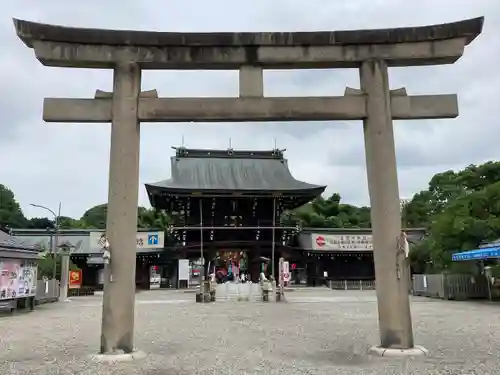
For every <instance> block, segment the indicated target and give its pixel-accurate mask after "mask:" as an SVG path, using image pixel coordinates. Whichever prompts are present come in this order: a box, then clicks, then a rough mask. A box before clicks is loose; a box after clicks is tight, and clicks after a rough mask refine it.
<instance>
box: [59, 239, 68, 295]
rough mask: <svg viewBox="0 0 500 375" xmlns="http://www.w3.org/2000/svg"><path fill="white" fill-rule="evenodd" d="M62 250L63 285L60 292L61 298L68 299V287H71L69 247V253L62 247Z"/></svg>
mask: <svg viewBox="0 0 500 375" xmlns="http://www.w3.org/2000/svg"><path fill="white" fill-rule="evenodd" d="M60 252H61V285H60V292H59V300H60V301H63V302H64V301H67V300H68V287H69V285H68V284H69V280H68V278H69V249H68V250H67V253H66V252H65V251H63V249H60Z"/></svg>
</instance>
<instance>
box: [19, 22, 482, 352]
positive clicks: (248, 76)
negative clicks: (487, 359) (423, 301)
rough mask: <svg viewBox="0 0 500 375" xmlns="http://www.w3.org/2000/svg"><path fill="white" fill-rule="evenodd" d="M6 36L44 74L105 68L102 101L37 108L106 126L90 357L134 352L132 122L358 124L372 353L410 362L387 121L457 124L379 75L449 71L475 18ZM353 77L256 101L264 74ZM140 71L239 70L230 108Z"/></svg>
mask: <svg viewBox="0 0 500 375" xmlns="http://www.w3.org/2000/svg"><path fill="white" fill-rule="evenodd" d="M14 24H15V27H16V31H17V35H18V36H19V37H20V38H21V40H23V42H24V43H25V44H26V45H27V46H28V47H30V48H33V49H34V51H35V55H36V57H37V58H38V60H40V62H41V63H42V64H44V65H46V66H55V67H74V68H100V69H102V68H105V69H113V70H114V81H113V92H112V93H105V92H97V93H96V96H95V98H94V99H58V98H48V99H45V103H44V111H43V113H44V115H43V116H44V119H45V120H46V121H49V122H50V121H52V122H55V121H57V122H111V123H112V132H111V155H110V172H109V173H110V176H109V199H108V219H107V235H108V239H109V243H110V247H111V249H110V251H111V254H112V256H111V261H110V265H109V272H110V279H109V282H107V285H106V287H105V291H104V302H103V317H102V335H101V352H102V353H113V352H116V351H123V352H125V353H133V349H134V347H133V332H134V298H135V295H134V289H135V287H134V272H135V238H134V236H135V231H136V225H137V215H136V212H137V203H138V202H137V201H138V177H139V133H140V130H139V123H140V122H141V121H142V122H184V121H190V122H191V121H202V122H208V121H306V120H309V121H314V120H322V121H324V120H363V128H364V138H365V150H366V152H365V153H366V163H367V174H368V187H369V193H370V204H371V215H372V227H373V228H372V229H373V246H374V258H375V273H376V280H377V300H378V312H379V327H380V339H381V343H380V344H381V345H380V347H379V349H380V350H379V352H380V353H381V354H383V355H388V354H391V353H394V354H400V353H406V354H416V353H420V352H421V351H420V350H418V349H417V350H416V349H415V345H414V342H413V333H412V324H411V314H410V305H409V298H408V275H407V274H406V272H407V267H406V264H405V263H406V260H405V259H404V256H403V257H401V242H400V234H401V220H400V200H399V188H398V180H397V168H396V155H395V146H394V134H393V124H392V120H397V119H432V118H450V117H456V116H457V115H458V105H457V97H456V95H430V96H408V95H407V94H406V90H405V89H397V90H390V88H389V80H388V67H392V66H418V65H439V64H450V63H453V62H455V61H456V60H458V59H459V58H460V57H461V56H462V54H463V52H464V49H465V46H466V45H468V44H469V43H470V42H472V41H473V40H474V39H475V38H476V37H477V36H478V35H479V34H480V33H481V31H482V26H483V18H482V17H481V18H475V19H470V20H465V21H461V22H456V23H449V24H442V25H434V26H424V27H407V28H396V29H381V30H353V31H332V32H330V31H327V32H290V33H284V32H273V33H168V32H149V31H127V30H102V29H82V28H71V27H63V26H54V25H46V24H39V23H33V22H27V21H22V20H14ZM271 68H272V69H311V68H313V69H320V68H357V69H359V70H360V81H361V88H360V89H350V88H347V89H346V92H345V94H344V96H340V97H304V98H300V97H299V98H297V97H294V98H266V97H264V95H263V93H264V84H263V73H262V71H263V69H271ZM142 69H204V70H206V69H214V70H215V69H224V70H228V69H238V70H239V82H240V95H239V97H238V98H158V95H157V93H156V91H154V90H153V91H149V92H143V93H141V92H140V91H141V89H140V87H141V70H142Z"/></svg>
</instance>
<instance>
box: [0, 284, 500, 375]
mask: <svg viewBox="0 0 500 375" xmlns="http://www.w3.org/2000/svg"><path fill="white" fill-rule="evenodd" d="M287 299H288V303H278V304H272V303H269V304H263V303H248V302H220V303H215V304H206V305H205V304H196V303H194V295H192V294H186V293H179V292H175V291H163V290H155V291H150V292H142V293H139V294H138V295H137V308H136V344H137V347H138V348H139V349H141V350H142V351H145V352H146V353H147V354H148V356H147V358H146V359H143V360H140V361H137V362H134V363H120V364H99V363H93V362H91V361H90V360H89V355H91V354H92V353H95V352H96V351H97V349H98V347H99V336H100V315H101V310H100V303H101V297H100V296H95V297H80V298H75V299H73V302H71V303H56V304H48V305H44V306H40V307H39V308H38V310H37V311H35V312H32V313H25V314H18V315H14V316H3V317H0V374H2V375H4V374H5V375H11V374H12V375H14V374H23V375H24V374H26V375H27V374H35V373H36V374H37V375H44V374H71V375H73V374H75V375H84V374H92V375H99V374H103V375H107V374H120V375H129V374H144V375H164V374H165V375H166V374H169V375H188V374H220V375H223V374H231V375H239V374H259V375H262V374H265V375H272V374H287V375H295V374H350V375H352V374H365V375H367V374H380V375H386V374H481V375H486V374H500V353H499V351H498V348H499V347H500V330H499V328H500V305H491V304H486V303H485V304H479V303H467V302H446V301H439V300H431V299H424V298H416V299H413V303H412V311H413V320H414V331H415V338H416V342H417V343H418V344H420V345H423V346H425V347H426V348H428V349H429V351H430V357H428V358H415V359H394V358H378V357H371V356H369V355H367V354H366V350H367V349H368V348H369V347H370V346H371V345H372V344H376V343H378V331H377V312H376V299H375V294H374V293H373V292H370V291H365V292H352V291H347V292H346V291H321V292H319V291H314V290H309V289H308V290H303V291H294V292H290V293H288V294H287Z"/></svg>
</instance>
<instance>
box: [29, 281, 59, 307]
mask: <svg viewBox="0 0 500 375" xmlns="http://www.w3.org/2000/svg"><path fill="white" fill-rule="evenodd" d="M35 300H36V303H37V305H41V304H43V303H49V302H56V301H57V300H59V281H57V280H47V281H45V280H38V282H37V284H36V297H35Z"/></svg>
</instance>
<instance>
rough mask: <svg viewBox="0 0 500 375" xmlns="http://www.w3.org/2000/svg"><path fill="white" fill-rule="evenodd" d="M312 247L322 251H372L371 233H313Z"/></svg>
mask: <svg viewBox="0 0 500 375" xmlns="http://www.w3.org/2000/svg"><path fill="white" fill-rule="evenodd" d="M311 240H312V249H313V250H322V251H325V250H326V251H372V250H373V241H372V235H371V234H320V233H313V234H311Z"/></svg>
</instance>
